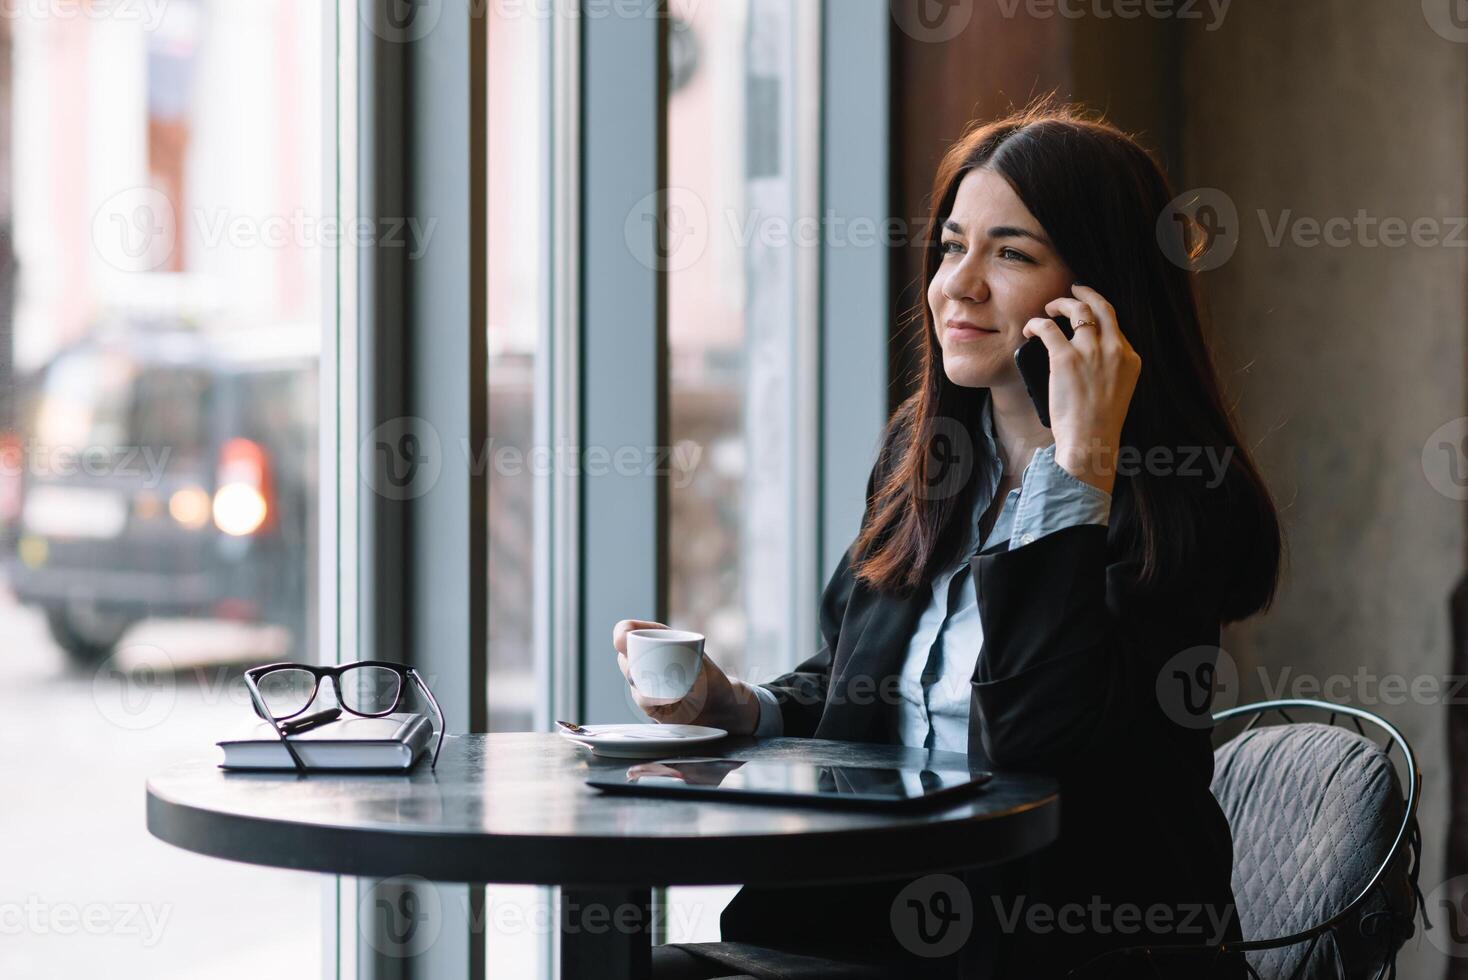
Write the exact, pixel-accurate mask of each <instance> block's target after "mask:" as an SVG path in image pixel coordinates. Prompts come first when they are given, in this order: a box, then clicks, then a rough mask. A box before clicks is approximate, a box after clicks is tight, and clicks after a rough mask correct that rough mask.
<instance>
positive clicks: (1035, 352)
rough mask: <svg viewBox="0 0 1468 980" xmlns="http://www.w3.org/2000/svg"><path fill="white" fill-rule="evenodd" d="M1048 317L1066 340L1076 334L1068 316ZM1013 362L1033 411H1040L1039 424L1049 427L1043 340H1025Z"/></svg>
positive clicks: (1046, 359) (1047, 372)
mask: <svg viewBox="0 0 1468 980" xmlns="http://www.w3.org/2000/svg"><path fill="white" fill-rule="evenodd" d="M1050 319H1052V320H1054V321H1055V325H1056V326H1058V327H1059V328H1060V332H1061V333H1063V334H1065V339H1066V340H1069V339H1071V338H1072V337H1074V336H1075V335H1076V332H1075V328H1073V327H1072V326H1071V325H1070V320H1069V319H1068V318H1066V317H1063V316H1052V317H1051V318H1050ZM1014 363H1015V366H1016V367H1018V368H1019V376H1020V378H1022V379H1023V380H1024V383H1025V391H1027V392H1029V393H1030V401H1032V402H1034V403H1035V411H1037V412H1039V413H1040V424H1041V425H1043V426H1044V427H1045V428H1047V429H1048V428H1050V352H1049V351H1048V350H1046V349H1045V341H1043V340H1041V339H1040V338H1039V337H1031V338H1030V339H1029V340H1027V341H1025V342H1024V343H1023V344H1021V345H1020V348H1019V350H1017V351H1015V352H1014Z"/></svg>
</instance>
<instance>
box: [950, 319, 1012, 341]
mask: <svg viewBox="0 0 1468 980" xmlns="http://www.w3.org/2000/svg"><path fill="white" fill-rule="evenodd" d="M947 329H948V339H949V341H951V342H953V343H959V342H961V341H968V340H979V339H980V338H983V337H989V336H993V335H995V334H998V333H999V331H998V330H995V329H994V328H993V327H980V326H978V325H976V324H974V323H972V322H971V321H969V320H957V319H954V320H949V321H948V324H947Z"/></svg>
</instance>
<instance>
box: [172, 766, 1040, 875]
mask: <svg viewBox="0 0 1468 980" xmlns="http://www.w3.org/2000/svg"><path fill="white" fill-rule="evenodd" d="M730 805H735V804H730ZM1036 811H1038V812H1036ZM975 824H983V825H984V833H983V834H979V835H975V834H974V833H973V830H974V825H975ZM147 826H148V832H149V833H151V834H152V835H153V836H154V837H156V838H158V839H159V840H162V841H164V842H166V843H169V844H172V845H174V846H175V847H180V848H183V849H184V850H188V851H193V852H194V853H196V854H204V855H207V856H209V857H217V858H224V859H226V860H230V861H237V862H241V863H244V864H251V865H256V866H264V867H273V868H284V869H288V870H295V871H310V872H318V873H322V874H340V875H351V876H355V877H362V878H390V877H394V876H397V875H417V876H419V877H422V878H425V879H428V880H430V881H441V882H467V883H476V884H477V883H491V882H492V883H495V884H507V885H509V884H526V885H567V886H575V887H596V888H602V887H658V886H664V885H732V884H748V885H780V884H816V883H836V882H855V881H862V880H870V879H874V878H887V877H900V876H904V875H922V874H928V873H931V872H938V871H949V870H953V869H954V868H959V867H977V866H981V865H988V864H997V863H1000V862H1003V861H1008V860H1011V859H1013V858H1018V857H1023V856H1025V855H1027V854H1031V853H1033V852H1035V851H1037V850H1039V849H1040V848H1042V847H1044V846H1046V845H1047V844H1050V843H1051V842H1053V841H1054V840H1055V839H1056V837H1058V836H1059V832H1060V799H1059V795H1058V794H1051V795H1050V796H1047V797H1044V798H1042V799H1039V800H1036V801H1034V802H1033V803H1029V804H1024V805H1020V806H1016V807H1013V808H1012V809H1010V810H1007V811H1005V812H1004V813H1002V814H999V815H996V816H989V817H981V818H976V819H974V820H954V821H950V822H947V823H938V824H927V825H923V826H922V828H921V832H920V833H917V834H914V833H913V832H912V831H913V828H912V827H910V826H895V827H885V828H881V827H878V828H857V829H849V830H839V831H826V832H819V833H804V834H789V835H780V834H756V835H750V836H749V837H721V838H720V842H721V843H730V844H757V845H759V846H758V848H757V849H755V853H756V854H757V857H755V858H753V859H751V857H750V856H749V852H748V851H746V850H745V849H744V848H742V847H740V848H728V849H720V848H708V847H707V845H703V846H700V847H699V851H700V853H699V854H698V855H697V857H696V858H694V857H693V856H691V855H690V858H689V860H687V861H681V862H668V861H667V850H668V848H669V847H673V848H676V847H678V846H679V843H680V841H689V840H696V839H697V838H662V839H657V840H645V841H642V840H625V841H618V842H616V844H615V845H614V846H615V849H616V852H617V854H616V860H615V861H614V862H612V861H608V853H607V852H608V846H609V845H608V843H607V841H606V840H604V839H596V838H584V837H562V838H559V839H558V840H557V842H556V844H555V846H556V848H557V850H558V852H559V854H560V856H561V860H562V862H563V863H565V864H569V865H574V866H576V867H577V868H578V869H579V870H578V871H577V873H575V874H573V875H547V874H546V872H545V869H544V867H543V865H542V864H541V863H540V862H539V861H537V860H536V859H535V857H534V853H535V851H536V850H537V849H538V848H544V847H545V846H546V841H547V838H545V837H541V836H534V837H510V836H496V838H495V840H494V842H493V844H492V845H489V844H487V842H486V838H485V836H484V835H482V834H462V833H436V832H433V831H413V832H410V833H404V832H401V831H394V830H391V829H382V830H366V829H362V828H350V827H331V826H326V825H322V824H302V823H294V822H290V821H280V820H262V819H259V818H257V817H248V816H243V815H240V814H233V813H225V812H221V811H215V810H206V809H203V808H199V807H194V806H190V805H188V804H185V803H179V802H176V801H173V800H170V799H167V798H165V797H163V796H161V795H159V794H158V793H156V792H155V790H154V788H153V786H152V784H151V782H150V783H149V785H148V791H147ZM827 848H831V849H835V850H836V852H837V853H841V854H844V855H849V856H850V858H851V866H852V872H853V873H852V874H849V875H845V874H841V875H827V874H823V875H821V876H819V877H815V878H810V877H796V876H795V874H794V873H795V872H798V871H799V869H801V868H802V867H805V866H808V865H809V864H810V863H811V857H812V854H813V852H814V851H816V850H818V849H821V850H824V849H827ZM919 849H920V851H921V853H920V854H919V853H915V852H916V851H917V850H919ZM721 850H724V851H725V852H734V851H738V852H740V853H739V857H738V858H737V859H733V858H729V859H725V858H722V857H721V856H720V852H721ZM263 851H268V852H269V854H270V860H264V859H262V858H261V857H260V855H261V853H262V852H263ZM670 863H671V864H673V867H674V870H673V871H672V873H666V871H667V866H668V864H670ZM659 865H663V867H664V872H665V873H662V874H660V875H658V876H653V877H649V876H645V875H639V873H638V872H640V871H641V870H642V869H645V868H648V867H657V866H659Z"/></svg>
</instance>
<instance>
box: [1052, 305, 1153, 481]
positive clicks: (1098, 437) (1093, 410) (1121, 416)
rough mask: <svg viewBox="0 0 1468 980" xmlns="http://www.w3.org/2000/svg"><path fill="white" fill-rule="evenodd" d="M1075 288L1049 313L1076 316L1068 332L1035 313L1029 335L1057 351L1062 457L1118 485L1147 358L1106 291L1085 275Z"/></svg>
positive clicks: (1055, 403) (1079, 475)
mask: <svg viewBox="0 0 1468 980" xmlns="http://www.w3.org/2000/svg"><path fill="white" fill-rule="evenodd" d="M1071 291H1072V292H1073V293H1074V294H1075V295H1074V296H1073V297H1070V296H1066V297H1061V298H1059V299H1054V300H1051V301H1050V302H1049V303H1046V304H1045V313H1046V314H1047V316H1064V317H1067V318H1068V319H1069V320H1070V323H1071V326H1072V328H1073V329H1074V330H1075V336H1074V337H1072V338H1071V339H1069V340H1067V339H1066V337H1065V334H1063V333H1061V331H1060V328H1059V327H1058V326H1056V324H1055V322H1054V321H1053V320H1049V319H1047V318H1046V317H1035V318H1034V319H1032V320H1030V321H1029V322H1028V323H1026V324H1025V328H1024V335H1025V336H1026V337H1039V338H1040V340H1041V341H1042V342H1043V343H1044V344H1045V350H1046V351H1047V352H1048V353H1049V355H1050V429H1051V431H1052V432H1053V433H1054V434H1055V462H1056V463H1057V464H1059V465H1060V466H1061V468H1063V469H1064V470H1065V471H1066V472H1068V473H1070V474H1071V475H1072V476H1074V477H1075V478H1076V479H1078V480H1081V481H1082V482H1084V483H1089V484H1090V485H1091V486H1094V487H1098V488H1100V489H1101V490H1105V491H1106V492H1107V493H1110V492H1111V490H1112V488H1113V486H1114V485H1115V483H1116V460H1117V453H1118V452H1119V451H1120V448H1121V429H1122V425H1123V423H1125V422H1126V415H1127V409H1128V407H1129V406H1130V405H1131V401H1132V393H1133V392H1134V391H1136V387H1137V378H1138V377H1139V376H1140V375H1141V373H1142V359H1141V357H1140V356H1139V355H1138V354H1137V352H1136V351H1135V350H1133V349H1132V345H1131V344H1130V343H1128V342H1127V339H1126V337H1124V336H1123V335H1122V332H1121V327H1120V325H1118V323H1117V320H1116V311H1115V310H1114V309H1113V308H1112V306H1111V304H1110V303H1108V302H1107V301H1106V299H1105V297H1103V296H1102V295H1101V294H1100V293H1098V292H1096V290H1094V289H1091V288H1090V287H1089V286H1082V285H1080V284H1079V283H1077V284H1075V285H1074V286H1072V287H1071Z"/></svg>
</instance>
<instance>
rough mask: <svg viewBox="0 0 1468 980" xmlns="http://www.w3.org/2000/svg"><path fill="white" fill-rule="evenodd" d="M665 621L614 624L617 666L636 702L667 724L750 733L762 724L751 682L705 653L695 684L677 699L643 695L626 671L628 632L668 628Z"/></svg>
mask: <svg viewBox="0 0 1468 980" xmlns="http://www.w3.org/2000/svg"><path fill="white" fill-rule="evenodd" d="M667 628H668V627H666V626H664V625H663V624H662V623H652V622H647V621H645V620H640V619H624V620H621V621H619V622H618V623H617V625H616V626H613V627H612V646H613V647H615V648H616V650H617V667H618V668H619V669H620V670H621V671H622V676H623V677H624V678H626V680H627V686H628V687H629V688H630V690H631V691H632V700H634V701H636V702H637V707H639V708H641V709H642V710H643V712H645V713H646V714H647V715H648V717H650V718H652V720H653V721H656V722H659V723H661V724H665V725H708V726H710V727H713V728H722V729H724V730H725V731H726V732H728V733H729V734H731V735H750V734H752V733H753V732H754V730H755V727H756V726H758V725H759V699H758V698H757V697H755V694H754V691H753V690H752V689H751V688H750V686H749V685H748V684H745V683H744V682H743V681H741V680H739V679H738V678H734V677H730V676H729V675H728V674H726V673H724V671H723V670H722V669H720V667H719V665H718V664H716V663H714V661H713V658H712V657H710V656H709V655H708V653H707V652H705V653H704V657H703V668H702V669H701V670H700V671H699V672H698V676H697V678H695V679H694V682H693V687H692V689H691V690H689V692H688V693H687V694H685V695H683V697H681V698H679V699H678V700H677V701H674V702H672V703H671V704H670V703H667V702H665V701H661V700H652V699H649V698H646V697H644V696H643V695H642V694H641V693H640V692H639V691H638V690H637V688H636V687H635V686H634V685H633V684H632V679H631V677H629V676H628V673H627V634H628V633H630V632H631V631H632V630H650V629H667Z"/></svg>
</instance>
